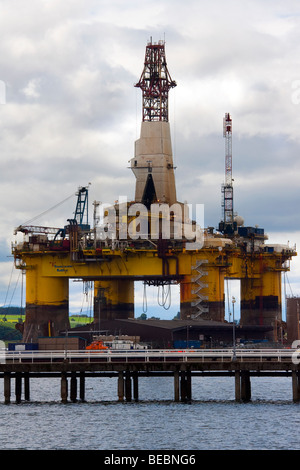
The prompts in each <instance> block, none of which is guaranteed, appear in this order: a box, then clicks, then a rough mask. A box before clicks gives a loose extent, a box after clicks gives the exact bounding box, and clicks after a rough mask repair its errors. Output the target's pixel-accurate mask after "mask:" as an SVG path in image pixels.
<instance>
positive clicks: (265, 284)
mask: <svg viewBox="0 0 300 470" xmlns="http://www.w3.org/2000/svg"><path fill="white" fill-rule="evenodd" d="M281 322H282V312H281V272H280V271H272V270H270V271H265V272H262V273H261V274H260V276H259V277H257V278H244V279H241V325H261V326H272V327H273V333H271V334H269V335H268V336H269V337H270V339H272V340H273V341H278V340H279V339H280V336H279V335H280V328H281Z"/></svg>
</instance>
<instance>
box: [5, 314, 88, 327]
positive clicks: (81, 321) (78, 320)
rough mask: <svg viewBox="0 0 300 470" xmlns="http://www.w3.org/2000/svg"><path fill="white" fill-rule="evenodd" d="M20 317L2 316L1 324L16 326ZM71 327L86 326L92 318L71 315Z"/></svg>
mask: <svg viewBox="0 0 300 470" xmlns="http://www.w3.org/2000/svg"><path fill="white" fill-rule="evenodd" d="M20 318H21V317H20V315H11V314H9V315H1V316H0V322H1V323H2V322H3V323H6V324H15V323H18V322H19V321H20ZM69 318H70V326H71V328H75V327H76V326H80V325H86V324H87V323H91V321H92V320H91V318H90V317H88V316H87V315H71V316H70V317H69ZM22 319H23V321H24V320H25V316H24V315H23V317H22Z"/></svg>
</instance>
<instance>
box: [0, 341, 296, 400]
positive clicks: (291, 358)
mask: <svg viewBox="0 0 300 470" xmlns="http://www.w3.org/2000/svg"><path fill="white" fill-rule="evenodd" d="M299 354H300V353H299ZM298 362H299V359H298V352H297V351H295V350H291V349H268V350H256V349H253V350H236V351H232V350H228V349H222V350H221V349H220V350H214V349H211V350H186V351H176V350H155V351H154V350H142V351H140V350H131V351H20V352H12V351H6V352H5V353H2V355H1V357H0V378H3V380H4V403H6V404H9V403H11V395H12V380H14V384H15V388H14V389H15V402H16V403H21V402H22V400H25V401H29V400H30V379H31V378H41V379H42V378H43V377H47V378H54V377H59V378H60V392H61V401H62V402H63V403H67V402H69V401H71V402H77V401H82V402H84V401H85V399H86V397H85V380H86V378H87V377H93V378H96V377H115V378H116V395H115V396H116V398H117V399H118V400H119V401H127V402H130V401H133V400H134V401H138V400H139V378H140V377H166V376H168V377H169V376H171V377H173V380H174V396H173V399H174V400H175V401H176V402H178V401H183V402H190V401H191V400H192V378H193V377H196V376H198V377H199V376H200V377H213V376H223V377H234V384H235V400H236V401H240V402H247V401H250V400H251V377H275V378H276V377H282V376H284V377H292V396H293V401H295V402H298V401H300V366H299V364H298ZM22 397H23V398H22ZM158 398H159V397H158ZM211 398H213V396H212V397H211ZM266 398H268V397H266ZM170 399H172V397H170Z"/></svg>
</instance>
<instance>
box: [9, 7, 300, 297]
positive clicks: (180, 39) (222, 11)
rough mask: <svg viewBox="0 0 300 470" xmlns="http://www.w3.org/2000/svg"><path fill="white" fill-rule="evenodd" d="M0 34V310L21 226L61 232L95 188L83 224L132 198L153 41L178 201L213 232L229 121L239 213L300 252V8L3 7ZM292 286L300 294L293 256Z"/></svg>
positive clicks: (14, 274) (13, 275) (11, 280)
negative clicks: (165, 96) (194, 207)
mask: <svg viewBox="0 0 300 470" xmlns="http://www.w3.org/2000/svg"><path fill="white" fill-rule="evenodd" d="M0 34H1V41H0V80H1V82H0V102H1V104H0V178H1V184H0V198H1V203H0V216H1V219H0V220H1V224H0V305H8V304H10V303H11V302H12V304H14V305H16V304H17V305H18V304H19V303H20V300H19V298H18V297H17V296H18V295H19V294H13V291H10V292H9V293H8V286H10V289H11V288H12V287H11V286H13V285H15V284H14V283H15V281H16V279H17V276H18V272H12V269H11V268H12V257H11V242H12V241H13V240H14V235H13V231H14V228H15V227H17V226H18V225H20V224H24V223H26V222H27V221H30V220H34V224H37V225H48V226H55V227H61V226H63V225H64V224H65V222H66V220H67V219H68V218H70V217H72V213H73V211H74V209H75V203H76V197H75V193H76V190H77V188H78V187H79V186H82V185H87V184H88V183H89V182H90V183H91V186H90V191H89V199H90V215H91V218H92V202H93V201H94V200H97V201H102V202H109V203H110V202H113V201H114V200H115V199H118V197H119V195H127V196H128V198H129V199H130V198H132V197H133V195H134V187H135V178H134V175H133V174H132V173H131V171H130V170H129V169H128V160H129V159H130V158H132V157H133V151H134V141H135V140H136V139H137V138H138V137H139V131H140V122H141V115H142V114H141V91H140V90H139V89H136V88H134V86H133V85H134V84H135V83H136V82H137V81H138V79H139V77H140V74H141V72H142V68H143V61H144V54H145V46H146V43H147V41H148V40H149V39H150V37H152V39H153V41H154V42H156V41H159V40H161V39H165V41H166V54H167V62H168V68H169V71H170V73H171V76H172V78H173V79H174V80H176V82H177V87H176V88H175V89H173V90H171V92H170V100H169V107H170V114H169V120H170V125H171V132H172V143H173V154H174V161H175V165H176V166H177V170H176V183H177V193H178V194H177V195H178V199H179V200H181V201H183V200H187V201H188V202H190V203H191V204H197V203H201V204H204V205H205V224H206V225H207V226H208V225H210V226H215V227H217V225H218V223H219V221H220V217H221V184H222V182H223V181H224V139H223V130H222V125H223V117H224V114H225V113H226V112H230V113H231V116H232V119H233V177H234V198H235V200H234V205H235V210H236V211H237V212H238V213H239V214H240V215H242V216H243V217H244V219H245V224H246V225H255V224H258V225H259V226H260V227H263V228H264V229H265V231H266V232H267V233H268V234H269V241H270V242H275V243H278V242H279V243H284V244H286V243H288V242H289V243H290V244H291V245H294V244H295V243H296V244H297V243H298V245H299V244H300V220H299V202H300V201H299V199H300V187H299V179H300V163H299V156H300V132H299V130H300V3H299V1H297V0H286V1H284V2H283V1H279V0H272V1H271V0H251V1H250V0H249V1H248V0H239V1H237V0H227V1H226V2H224V1H222V0H211V1H210V2H207V1H203V0H186V1H185V2H182V1H181V0H151V2H150V1H144V0H139V1H137V0H126V1H125V0H64V1H61V0H27V1H26V2H25V1H24V0H0ZM72 195H73V197H70V196H72ZM62 201H65V202H64V203H63V204H60V203H61V202H62ZM54 206H55V209H53V210H51V211H49V212H48V209H51V208H53V207H54ZM40 214H43V215H42V216H40V217H38V216H39V215H40ZM288 279H289V286H290V288H291V290H292V293H293V294H300V263H299V261H298V260H295V261H294V262H293V263H292V265H291V272H290V273H289V274H288ZM15 292H18V291H17V290H16V291H15ZM12 295H14V296H15V297H14V298H13V297H12Z"/></svg>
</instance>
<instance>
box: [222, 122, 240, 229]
mask: <svg viewBox="0 0 300 470" xmlns="http://www.w3.org/2000/svg"><path fill="white" fill-rule="evenodd" d="M223 136H224V138H225V183H224V185H223V186H222V193H223V202H222V206H223V220H222V222H221V223H220V225H219V229H220V231H221V232H222V233H226V234H228V235H231V234H233V233H234V231H235V229H236V227H235V224H234V217H233V185H232V181H233V179H232V119H231V116H230V114H229V113H226V114H225V117H224V119H223Z"/></svg>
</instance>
